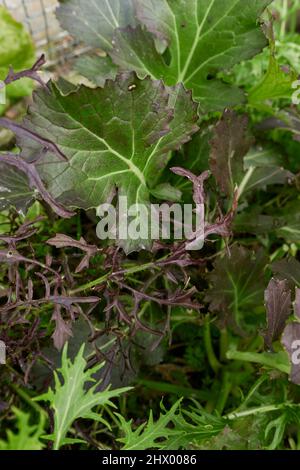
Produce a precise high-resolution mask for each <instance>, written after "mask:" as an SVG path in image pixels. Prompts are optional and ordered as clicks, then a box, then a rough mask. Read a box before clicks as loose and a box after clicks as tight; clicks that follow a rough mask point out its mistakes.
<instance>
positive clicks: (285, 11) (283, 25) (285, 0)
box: [280, 0, 289, 39]
mask: <svg viewBox="0 0 300 470" xmlns="http://www.w3.org/2000/svg"><path fill="white" fill-rule="evenodd" d="M288 11H289V0H283V5H282V10H281V16H282V23H281V28H280V39H284V37H285V34H286V26H287V15H288Z"/></svg>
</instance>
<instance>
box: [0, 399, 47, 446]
mask: <svg viewBox="0 0 300 470" xmlns="http://www.w3.org/2000/svg"><path fill="white" fill-rule="evenodd" d="M12 411H13V412H14V414H15V417H16V427H17V432H16V433H14V432H13V431H12V430H11V429H8V430H7V431H6V434H7V439H6V441H3V440H0V450H42V449H43V447H45V446H44V444H43V443H42V442H41V441H40V439H41V436H42V434H43V432H44V424H45V420H44V418H43V416H42V415H41V416H40V420H39V423H38V424H30V415H29V414H28V413H25V412H24V411H22V410H19V409H18V408H15V407H13V408H12Z"/></svg>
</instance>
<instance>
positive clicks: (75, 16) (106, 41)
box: [56, 0, 135, 51]
mask: <svg viewBox="0 0 300 470" xmlns="http://www.w3.org/2000/svg"><path fill="white" fill-rule="evenodd" d="M56 14H57V17H58V19H59V21H60V24H61V26H62V27H63V28H64V29H66V30H68V31H69V32H70V33H71V34H73V35H74V36H75V38H76V39H77V40H78V41H80V42H82V41H83V42H85V43H86V44H88V45H89V46H92V47H98V48H101V49H102V50H104V51H108V50H110V49H111V48H112V38H113V32H114V30H115V29H116V28H120V27H125V26H127V25H130V24H131V25H134V24H135V21H134V13H133V6H132V0H91V1H89V0H67V1H61V5H60V6H59V8H58V9H57V12H56Z"/></svg>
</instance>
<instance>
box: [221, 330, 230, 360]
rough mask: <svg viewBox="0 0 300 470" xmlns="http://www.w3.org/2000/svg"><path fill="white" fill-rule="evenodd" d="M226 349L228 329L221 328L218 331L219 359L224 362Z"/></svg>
mask: <svg viewBox="0 0 300 470" xmlns="http://www.w3.org/2000/svg"><path fill="white" fill-rule="evenodd" d="M227 351H228V331H227V329H226V328H223V329H222V330H221V333H220V361H221V362H226V360H227V357H226V354H227Z"/></svg>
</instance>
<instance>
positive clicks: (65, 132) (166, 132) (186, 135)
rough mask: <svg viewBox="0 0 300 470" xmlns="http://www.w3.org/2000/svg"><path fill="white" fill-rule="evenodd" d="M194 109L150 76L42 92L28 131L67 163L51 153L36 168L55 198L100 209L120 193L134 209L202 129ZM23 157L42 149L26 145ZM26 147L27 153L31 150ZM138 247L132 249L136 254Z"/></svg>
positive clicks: (180, 93)
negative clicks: (50, 144) (171, 155)
mask: <svg viewBox="0 0 300 470" xmlns="http://www.w3.org/2000/svg"><path fill="white" fill-rule="evenodd" d="M196 108H197V106H196V104H195V103H193V101H192V99H191V95H190V93H188V92H186V91H185V90H184V88H183V87H182V85H178V86H177V87H175V88H173V89H170V88H169V89H166V88H165V87H164V85H163V84H162V82H160V81H155V82H154V81H152V80H151V79H150V78H148V79H146V80H143V81H140V80H139V79H138V78H137V77H136V76H135V74H133V73H130V74H122V75H120V76H118V78H117V79H116V81H115V82H113V81H108V82H106V86H105V87H104V88H97V89H90V88H86V87H84V86H82V87H80V89H79V90H76V91H75V92H73V93H70V94H68V95H65V96H63V95H62V94H61V93H60V91H59V90H58V89H57V87H56V86H55V85H54V84H52V85H51V93H48V92H47V90H46V91H45V90H39V91H38V92H37V93H36V95H35V103H34V105H33V106H32V108H31V110H30V113H29V115H28V117H27V118H26V120H25V123H24V125H25V126H26V127H27V128H28V129H31V130H32V131H34V132H35V133H37V134H39V135H40V136H42V137H43V138H45V139H47V140H50V141H53V140H54V141H55V143H56V145H57V146H58V147H59V149H60V151H61V152H62V153H63V154H64V155H65V157H66V159H67V161H62V159H58V157H57V156H55V155H53V154H51V153H48V154H47V155H45V156H44V157H43V158H42V159H41V160H40V161H39V163H38V169H39V171H40V174H41V176H42V178H43V179H44V181H45V182H46V184H47V187H48V190H49V191H50V193H51V194H52V196H54V198H55V199H58V200H60V201H61V202H63V203H64V204H67V205H69V206H73V207H81V208H85V209H89V208H97V207H98V206H99V205H100V204H102V203H105V202H108V201H109V199H110V198H111V196H112V195H113V194H114V191H115V188H117V189H118V194H119V196H126V197H127V203H128V207H129V206H131V205H132V204H136V203H143V204H147V203H148V201H149V188H150V187H154V186H155V183H156V180H157V178H158V176H159V174H160V172H161V171H162V170H163V169H164V168H165V166H166V165H167V163H168V158H169V157H168V154H169V153H170V151H171V150H173V149H176V148H179V147H180V146H181V144H183V143H185V142H187V141H188V140H189V139H190V135H191V134H193V133H194V132H196V131H197V130H198V127H197V125H196V121H197V112H196ZM19 145H20V146H21V147H22V150H23V152H25V151H26V150H27V153H28V152H29V154H31V153H32V152H33V153H35V152H36V151H37V149H36V145H33V143H32V142H30V141H28V140H24V139H22V140H21V141H20V142H19ZM26 147H27V149H26ZM139 246H140V245H139V241H136V242H135V243H132V244H131V245H130V247H127V250H128V251H129V250H132V249H135V248H138V247H139Z"/></svg>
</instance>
